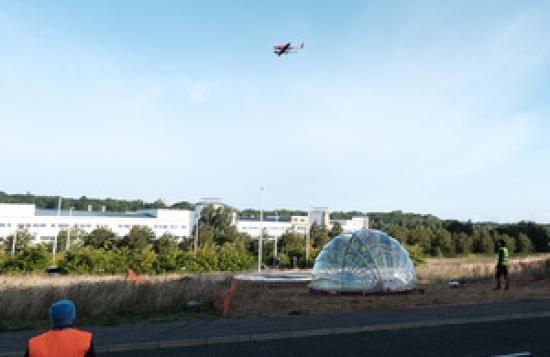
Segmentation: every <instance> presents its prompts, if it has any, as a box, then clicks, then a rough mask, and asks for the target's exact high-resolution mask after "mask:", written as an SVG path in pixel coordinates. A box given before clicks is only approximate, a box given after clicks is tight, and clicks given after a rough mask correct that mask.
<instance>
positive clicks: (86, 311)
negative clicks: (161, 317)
mask: <svg viewBox="0 0 550 357" xmlns="http://www.w3.org/2000/svg"><path fill="white" fill-rule="evenodd" d="M226 280H227V278H226V276H224V275H221V276H201V275H199V276H194V277H183V278H182V277H181V276H180V277H164V278H162V277H160V278H150V279H147V278H146V279H144V281H142V282H140V283H134V282H129V281H126V280H124V279H123V278H122V277H110V278H100V279H98V278H95V279H94V278H91V277H86V278H84V277H74V278H72V277H67V278H65V277H63V278H48V277H37V276H35V277H32V276H27V277H25V276H19V277H2V278H1V279H0V281H3V284H2V285H1V286H0V307H1V308H0V327H1V328H4V329H6V328H10V325H11V324H16V325H17V324H21V323H22V322H25V321H35V322H42V323H47V319H48V308H49V306H50V305H51V304H52V303H54V302H56V301H58V300H61V299H71V300H72V301H74V302H75V304H76V307H77V320H78V319H81V320H87V321H94V320H98V319H99V320H101V319H102V318H104V317H105V316H122V315H132V314H156V313H179V312H183V311H184V310H185V306H186V305H185V304H186V302H187V301H189V300H191V299H195V300H199V301H200V302H201V306H203V307H204V308H205V309H213V306H214V303H215V302H216V301H217V300H218V299H219V297H220V296H221V295H222V294H223V292H224V291H225V290H226V289H227V286H228V284H227V281H226Z"/></svg>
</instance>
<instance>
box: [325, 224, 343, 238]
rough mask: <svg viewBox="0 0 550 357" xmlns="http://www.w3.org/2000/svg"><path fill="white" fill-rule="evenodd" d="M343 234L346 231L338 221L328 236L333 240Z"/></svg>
mask: <svg viewBox="0 0 550 357" xmlns="http://www.w3.org/2000/svg"><path fill="white" fill-rule="evenodd" d="M342 232H344V229H343V228H342V225H341V224H340V222H338V221H336V222H334V224H333V225H332V228H331V229H330V232H329V233H328V235H329V237H330V238H331V239H332V238H334V237H336V236H339V235H340V234H342Z"/></svg>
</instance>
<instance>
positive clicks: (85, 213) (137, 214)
mask: <svg viewBox="0 0 550 357" xmlns="http://www.w3.org/2000/svg"><path fill="white" fill-rule="evenodd" d="M35 212H36V213H35V215H36V216H57V210H56V209H36V211H35ZM59 215H60V216H69V215H70V216H76V217H113V218H115V217H116V218H155V216H154V215H152V214H151V212H144V211H138V212H112V211H109V212H101V211H79V210H73V211H72V212H71V213H70V214H69V210H61V211H59Z"/></svg>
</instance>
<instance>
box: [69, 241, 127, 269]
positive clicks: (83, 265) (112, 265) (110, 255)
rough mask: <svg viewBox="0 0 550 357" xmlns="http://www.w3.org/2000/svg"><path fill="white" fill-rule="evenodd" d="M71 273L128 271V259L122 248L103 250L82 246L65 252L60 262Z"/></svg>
mask: <svg viewBox="0 0 550 357" xmlns="http://www.w3.org/2000/svg"><path fill="white" fill-rule="evenodd" d="M60 265H61V266H62V267H63V269H64V270H65V271H66V272H69V273H78V274H100V275H102V274H117V273H124V272H126V261H125V257H124V255H123V254H121V252H120V250H118V249H114V250H103V249H94V248H92V247H82V248H77V249H74V250H71V251H69V252H67V253H66V254H65V257H64V258H63V261H62V262H61V263H60Z"/></svg>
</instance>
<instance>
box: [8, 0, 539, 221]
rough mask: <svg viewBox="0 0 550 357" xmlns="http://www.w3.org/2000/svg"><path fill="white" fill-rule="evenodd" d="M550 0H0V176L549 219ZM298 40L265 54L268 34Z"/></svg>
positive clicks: (47, 188) (119, 189)
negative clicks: (293, 49) (290, 50)
mask: <svg viewBox="0 0 550 357" xmlns="http://www.w3.org/2000/svg"><path fill="white" fill-rule="evenodd" d="M549 17H550V3H548V2H546V1H538V2H537V1H523V2H518V1H484V2H479V1H453V2H441V1H403V2H400V1H339V2H331V3H329V2H319V1H300V2H294V1H269V2H268V1H261V2H256V1H231V2H229V1H195V2H192V1H135V0H132V1H116V2H113V1H78V2H74V1H55V2H44V1H24V2H23V1H20V2H16V1H7V0H6V1H0V42H1V43H2V44H3V46H2V47H1V48H0V131H1V133H2V135H1V140H0V149H1V150H0V161H1V162H2V170H1V172H2V175H1V179H0V190H3V191H6V192H11V193H15V192H19V193H20V192H26V191H30V192H32V193H36V194H49V195H57V194H60V195H65V196H81V195H86V196H89V197H115V198H142V199H146V200H154V199H156V198H159V197H160V198H163V199H165V200H167V201H168V202H175V201H179V200H189V201H197V200H198V199H199V198H200V197H204V196H220V197H223V199H224V200H225V201H226V202H228V203H230V204H232V205H234V206H236V207H241V208H245V207H258V206H259V205H260V193H259V186H260V185H263V186H265V188H266V189H265V202H266V203H265V205H266V207H267V208H295V209H307V208H308V207H310V206H319V205H322V206H328V207H329V208H330V209H332V210H351V209H357V210H363V211H389V210H397V209H400V210H404V211H413V212H420V213H433V214H436V215H438V216H441V217H444V218H459V219H473V220H495V221H501V222H507V221H517V220H520V219H529V220H536V221H539V222H550V140H549V138H550V124H549V112H550V41H548V38H550V24H549V23H548V21H547V19H548V18H549ZM286 41H292V42H293V43H295V44H299V43H300V42H302V41H305V43H306V46H305V49H304V50H303V51H302V52H301V53H299V54H296V55H292V56H286V57H282V58H277V57H276V56H274V55H273V54H272V53H271V46H272V45H273V44H277V43H284V42H286Z"/></svg>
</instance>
